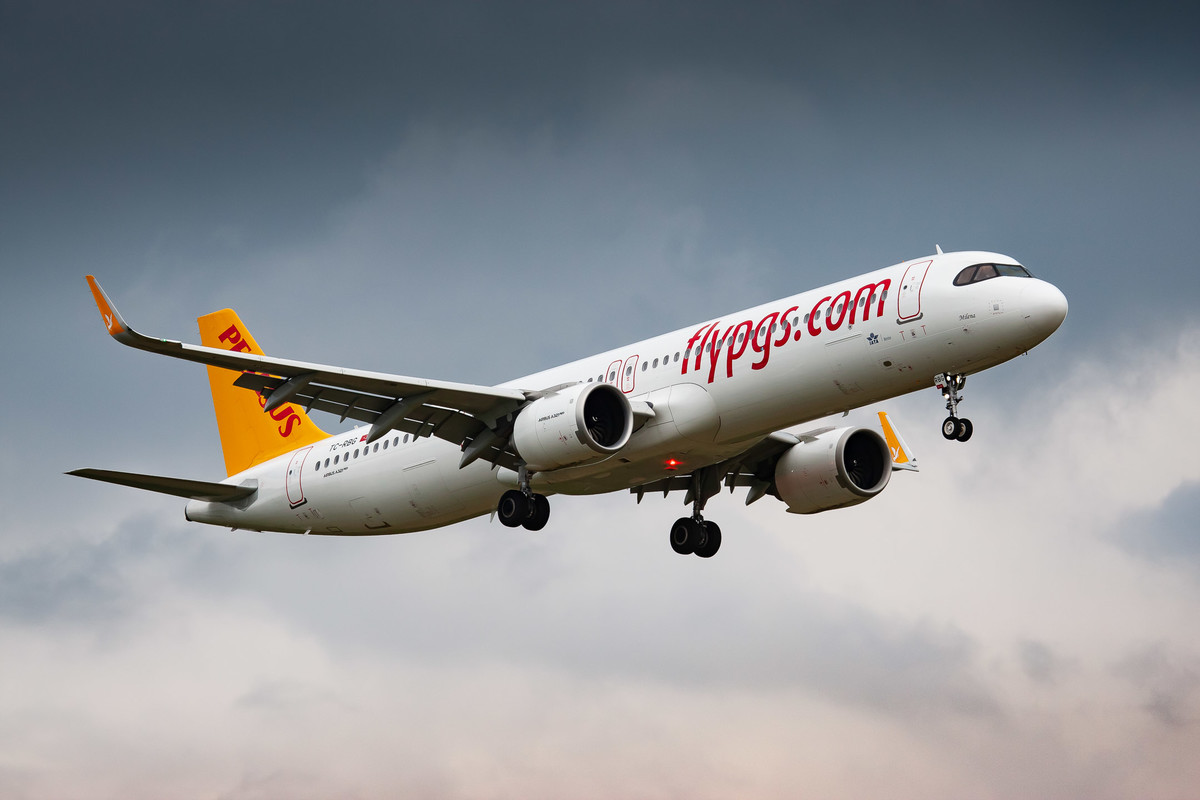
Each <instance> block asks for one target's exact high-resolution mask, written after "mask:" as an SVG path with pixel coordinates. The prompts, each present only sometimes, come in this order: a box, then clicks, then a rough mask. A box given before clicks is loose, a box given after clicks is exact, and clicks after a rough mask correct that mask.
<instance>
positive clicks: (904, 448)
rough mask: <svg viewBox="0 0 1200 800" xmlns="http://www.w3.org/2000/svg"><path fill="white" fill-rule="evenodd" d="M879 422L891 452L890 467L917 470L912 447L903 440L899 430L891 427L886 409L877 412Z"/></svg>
mask: <svg viewBox="0 0 1200 800" xmlns="http://www.w3.org/2000/svg"><path fill="white" fill-rule="evenodd" d="M879 424H880V425H881V426H882V427H883V438H884V439H885V440H886V441H887V445H888V450H890V451H891V453H892V469H893V470H897V469H907V470H912V471H913V472H917V471H918V467H917V457H916V456H915V455H913V452H912V449H911V448H910V447H909V446H908V444H907V443H906V442H905V441H904V437H903V436H901V435H900V432H899V431H897V430H896V429H895V428H893V427H892V421H891V420H890V419H888V415H887V412H886V411H880V412H879Z"/></svg>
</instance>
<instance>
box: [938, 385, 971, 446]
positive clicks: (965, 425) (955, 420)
mask: <svg viewBox="0 0 1200 800" xmlns="http://www.w3.org/2000/svg"><path fill="white" fill-rule="evenodd" d="M933 383H934V385H935V386H937V388H938V389H940V390H941V392H942V397H944V398H946V410H947V411H949V412H950V416H948V417H946V419H945V421H943V422H942V436H944V437H946V438H947V439H957V440H958V441H960V442H965V441H966V440H967V439H970V438H971V434H972V433H974V431H975V427H974V426H973V425H972V424H971V420H969V419H960V418H959V416H958V404H959V403H961V402H962V396H961V395H959V392H960V391H961V390H962V388H963V387H964V386H966V385H967V376H966V375H963V374H961V373H957V374H956V373H949V372H942V373H938V374H937V375H936V376H935V377H934V379H933Z"/></svg>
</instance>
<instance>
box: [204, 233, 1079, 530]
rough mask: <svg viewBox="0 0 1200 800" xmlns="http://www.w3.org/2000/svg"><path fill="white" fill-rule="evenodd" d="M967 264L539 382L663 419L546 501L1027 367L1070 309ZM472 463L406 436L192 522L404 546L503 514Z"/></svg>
mask: <svg viewBox="0 0 1200 800" xmlns="http://www.w3.org/2000/svg"><path fill="white" fill-rule="evenodd" d="M984 262H996V263H1005V264H1015V263H1016V262H1015V261H1013V260H1012V259H1011V258H1008V257H1007V256H1002V255H999V254H995V253H981V252H963V253H946V254H944V255H941V254H939V255H936V256H929V257H926V258H921V259H916V260H914V261H906V262H904V263H901V264H897V265H895V266H892V267H888V268H886V269H881V270H878V271H876V272H872V273H869V274H866V275H861V276H859V277H856V278H851V279H849V280H845V281H840V282H838V283H835V284H831V285H829V286H825V287H822V288H820V289H814V290H812V291H808V292H804V293H802V294H798V295H794V296H792V297H788V298H785V299H783V300H778V301H775V302H772V303H767V304H765V305H761V306H757V307H755V308H750V309H746V310H743V311H738V312H735V313H733V314H729V315H726V316H724V317H722V318H720V319H713V320H708V321H707V322H704V323H701V324H698V325H693V326H689V327H687V328H683V329H680V330H677V331H673V332H671V333H667V334H663V335H662V336H657V337H655V338H652V339H647V340H644V341H641V342H637V343H636V344H632V345H629V346H627V347H623V348H619V349H616V350H610V351H607V352H604V353H600V354H598V355H595V356H591V357H589V358H584V359H581V360H579V361H575V362H572V363H570V364H566V365H564V366H561V367H556V368H554V369H550V370H546V371H544V372H539V373H537V374H535V375H530V376H527V377H524V378H520V379H518V380H515V381H512V382H510V383H508V384H504V385H505V386H511V387H517V388H520V389H522V390H541V389H547V388H550V387H557V386H562V385H564V384H574V383H587V382H596V381H602V382H606V383H611V384H613V385H615V386H616V387H618V388H619V389H621V390H622V391H623V392H624V393H625V394H626V395H627V396H628V397H629V398H630V399H631V400H633V401H645V402H648V403H650V404H652V406H653V408H654V412H655V413H654V416H653V417H652V418H651V419H650V420H649V421H648V422H647V423H646V424H645V425H644V426H643V427H641V428H640V429H638V430H637V431H636V432H634V434H633V435H632V437H631V438H630V440H629V442H628V444H627V445H625V447H623V448H621V450H620V451H619V452H617V453H615V454H614V455H611V456H608V457H605V458H601V459H599V460H596V461H592V462H589V463H586V464H583V465H580V466H575V467H568V468H563V469H557V470H553V471H550V472H542V473H537V474H536V475H534V477H533V488H534V489H535V490H537V491H539V492H542V493H545V494H552V493H561V494H595V493H602V492H609V491H614V490H618V489H626V488H629V487H633V486H639V485H641V484H644V483H648V482H650V481H654V480H657V479H659V478H662V477H664V475H667V474H670V473H668V472H666V471H665V470H666V469H667V467H666V463H667V461H668V459H674V460H675V461H676V462H678V464H677V465H673V466H674V468H675V469H677V470H678V471H680V472H684V473H686V472H688V471H691V470H692V469H696V468H699V467H702V466H705V465H708V464H712V463H716V462H718V461H720V460H722V459H724V458H728V457H730V456H733V455H736V454H737V453H739V452H741V451H743V450H745V449H746V448H747V447H749V446H750V445H751V444H752V443H753V442H754V441H756V440H758V439H760V438H762V437H764V436H766V435H767V434H769V433H771V432H773V431H777V430H781V429H784V428H788V427H792V426H796V425H801V424H804V423H806V422H809V421H811V420H814V419H819V418H821V417H825V416H828V415H831V414H835V413H840V412H843V411H847V410H850V409H853V408H857V407H860V406H864V405H868V404H870V403H875V402H878V401H880V400H885V399H887V398H890V397H896V396H898V395H902V394H906V393H908V392H912V391H915V390H917V389H922V388H926V387H930V386H932V385H933V376H934V375H936V374H938V373H943V372H953V373H963V374H968V373H974V372H979V371H981V370H984V369H987V368H989V367H993V366H995V365H997V364H1000V363H1002V362H1004V361H1007V360H1008V359H1010V358H1013V357H1014V356H1017V355H1019V354H1021V353H1023V352H1025V351H1027V350H1029V349H1030V348H1031V347H1033V346H1034V345H1036V344H1038V343H1039V342H1041V341H1042V340H1043V339H1045V338H1046V337H1047V336H1049V335H1050V334H1051V333H1052V332H1053V331H1054V330H1055V329H1056V328H1057V327H1058V325H1059V324H1060V323H1061V321H1062V318H1063V315H1064V314H1065V310H1066V301H1065V298H1063V295H1062V293H1061V292H1059V290H1058V289H1056V288H1055V287H1054V286H1052V285H1051V284H1049V283H1046V282H1045V281H1041V280H1038V279H1036V278H1028V277H1009V276H1002V277H997V278H992V279H990V280H984V281H981V282H978V283H972V284H968V285H964V286H955V285H953V281H954V278H955V276H956V275H957V274H958V273H959V272H960V270H962V269H963V268H964V267H967V266H969V265H971V264H977V263H984ZM460 457H461V450H460V448H459V447H457V446H456V445H454V444H452V443H449V442H446V441H442V440H440V439H436V438H422V439H414V437H412V436H410V435H405V434H397V433H396V432H393V433H392V434H391V435H389V436H387V437H386V438H385V439H383V440H380V441H377V442H374V443H372V444H371V445H369V446H368V445H367V443H366V430H365V429H364V430H356V431H352V432H349V433H343V434H337V435H334V436H330V437H329V438H328V439H326V440H324V441H321V442H319V443H317V444H315V445H312V446H310V447H304V448H301V449H299V450H296V451H293V452H292V453H288V454H285V455H282V456H279V457H278V458H275V459H272V460H270V461H267V462H265V463H262V464H259V465H257V466H255V467H254V468H252V469H250V470H247V471H246V472H243V473H240V474H238V475H234V476H231V477H230V478H229V479H228V480H227V481H226V482H227V483H233V484H239V483H243V482H245V481H247V480H254V481H257V483H258V492H257V493H256V494H255V495H253V496H252V497H250V498H248V499H247V500H246V501H243V503H242V504H241V506H240V507H239V506H238V505H237V504H233V505H231V504H225V503H208V502H203V501H195V500H194V501H191V502H189V503H188V505H187V512H186V513H187V517H188V519H190V520H194V521H199V522H208V523H213V524H219V525H227V526H230V527H235V528H247V529H254V530H275V531H286V532H297V533H304V532H311V533H321V534H378V533H404V532H408V531H417V530H424V529H428V528H434V527H438V526H441V525H446V524H449V523H453V522H457V521H460V520H464V519H468V518H470V517H474V516H479V515H481V514H486V513H489V512H491V511H493V510H494V509H495V507H496V502H497V499H498V498H499V496H500V494H501V493H502V492H504V491H505V490H506V489H510V488H512V487H513V486H515V485H516V483H517V476H516V473H514V472H512V471H511V470H507V469H497V468H494V467H492V466H491V465H490V464H488V463H486V462H484V461H483V460H479V461H475V462H473V463H471V464H468V465H467V466H466V467H465V468H462V469H460V468H459V461H460Z"/></svg>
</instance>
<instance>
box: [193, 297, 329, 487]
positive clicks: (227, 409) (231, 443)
mask: <svg viewBox="0 0 1200 800" xmlns="http://www.w3.org/2000/svg"><path fill="white" fill-rule="evenodd" d="M196 321H197V322H199V323H200V341H201V343H202V344H203V345H205V346H206V347H217V348H221V349H224V350H237V351H239V352H243V353H254V354H257V355H264V353H263V351H262V349H261V348H259V346H258V343H257V342H255V341H254V337H253V336H251V335H250V332H249V331H247V330H246V326H245V325H243V324H242V321H241V320H240V319H239V318H238V315H237V314H236V313H235V312H234V311H233V310H232V309H229V308H226V309H224V310H222V311H215V312H213V313H212V314H206V315H204V316H203V317H200V318H199V319H198V320H196ZM239 377H240V373H237V372H233V371H232V370H227V369H221V368H219V367H208V384H209V388H211V389H212V398H213V410H214V411H216V414H217V430H218V431H219V432H220V434H221V450H222V451H223V452H224V454H225V471H226V472H227V473H228V474H229V475H236V474H237V473H239V472H242V471H243V470H246V469H249V468H250V467H252V466H254V465H255V464H260V463H262V462H263V461H266V460H268V459H271V458H274V457H275V456H278V455H282V454H283V453H287V452H290V451H292V450H295V449H296V448H298V447H304V446H305V445H309V444H313V443H315V442H318V441H320V440H321V439H324V438H326V437H327V436H328V435H329V434H327V433H325V431H323V430H321V429H320V428H319V427H317V424H316V423H315V422H313V421H312V420H311V419H309V417H308V414H306V413H305V412H304V410H303V409H301V408H299V407H298V406H295V405H292V404H291V403H285V404H284V405H281V406H279V407H278V408H276V409H275V410H273V411H271V412H270V413H269V414H268V413H266V412H264V411H263V407H264V405H265V404H266V401H265V400H264V399H263V398H262V397H260V396H259V395H257V394H255V393H254V392H252V391H250V390H249V389H243V388H241V387H240V386H234V385H233V382H234V381H236V380H237V379H238V378H239Z"/></svg>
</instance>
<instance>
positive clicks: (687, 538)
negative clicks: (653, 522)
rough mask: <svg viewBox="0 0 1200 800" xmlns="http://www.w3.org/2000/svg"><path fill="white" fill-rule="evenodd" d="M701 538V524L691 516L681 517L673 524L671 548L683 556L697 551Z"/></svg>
mask: <svg viewBox="0 0 1200 800" xmlns="http://www.w3.org/2000/svg"><path fill="white" fill-rule="evenodd" d="M699 540H700V526H699V525H698V524H697V523H696V521H695V520H694V519H692V518H691V517H680V518H679V519H677V520H675V524H674V525H672V526H671V549H672V550H674V551H675V552H676V553H679V555H681V556H687V555H691V554H692V553H694V552H696V545H697V544H698V543H699Z"/></svg>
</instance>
